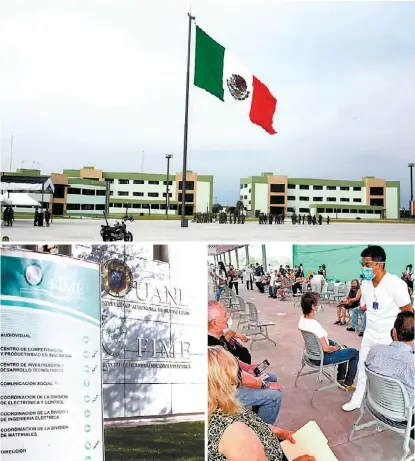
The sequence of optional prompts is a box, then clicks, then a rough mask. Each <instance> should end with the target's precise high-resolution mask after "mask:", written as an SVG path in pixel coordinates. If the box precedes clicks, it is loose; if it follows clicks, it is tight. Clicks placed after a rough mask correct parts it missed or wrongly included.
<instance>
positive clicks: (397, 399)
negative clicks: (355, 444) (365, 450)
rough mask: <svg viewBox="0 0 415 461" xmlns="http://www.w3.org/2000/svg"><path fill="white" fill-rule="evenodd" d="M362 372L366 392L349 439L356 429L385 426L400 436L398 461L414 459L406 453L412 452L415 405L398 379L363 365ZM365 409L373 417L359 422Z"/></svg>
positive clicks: (350, 438)
mask: <svg viewBox="0 0 415 461" xmlns="http://www.w3.org/2000/svg"><path fill="white" fill-rule="evenodd" d="M365 371H366V377H367V380H366V390H365V395H364V397H363V400H362V404H361V406H360V415H359V417H358V418H357V421H356V422H355V423H354V424H353V426H352V431H351V433H350V436H349V441H351V440H352V437H353V434H354V432H355V431H359V430H360V429H364V428H366V427H370V426H374V425H379V424H381V425H382V426H384V427H385V428H386V429H390V430H391V431H394V432H397V433H398V434H401V435H402V436H403V438H404V442H403V451H404V453H403V455H402V457H401V459H400V461H410V460H413V459H414V457H413V455H412V456H409V457H408V455H409V454H410V453H411V450H410V448H409V443H410V440H411V437H410V435H411V430H412V429H413V428H414V424H413V418H414V413H415V407H414V406H411V403H410V399H409V394H408V391H407V389H406V388H405V386H404V385H403V384H402V383H401V382H399V381H398V380H397V379H394V378H390V377H388V376H382V375H380V374H378V373H375V372H373V371H370V370H369V369H368V368H367V367H366V366H365ZM366 410H367V411H368V412H369V414H370V415H371V416H372V417H373V420H371V421H369V422H367V423H363V424H360V425H359V421H360V420H361V419H362V418H363V416H364V415H365V412H366Z"/></svg>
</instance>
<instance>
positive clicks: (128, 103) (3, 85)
mask: <svg viewBox="0 0 415 461" xmlns="http://www.w3.org/2000/svg"><path fill="white" fill-rule="evenodd" d="M189 1H190V0H188V1H182V0H174V1H172V0H153V1H151V2H149V1H142V0H132V1H130V0H122V1H119V2H114V1H108V0H100V1H95V0H82V1H80V0H70V1H57V0H49V1H45V0H36V2H34V1H32V0H26V1H21V0H3V1H2V2H1V3H0V122H1V123H0V130H1V132H2V141H1V147H2V154H3V155H2V169H3V170H8V169H9V156H10V137H11V134H12V133H13V134H14V149H13V169H14V168H20V167H21V166H22V165H23V166H24V167H26V168H29V167H32V166H37V167H38V168H41V169H42V171H43V172H45V173H48V172H51V171H58V172H59V171H61V170H62V169H63V168H80V167H82V166H83V165H86V164H88V165H95V166H96V167H97V168H102V169H104V170H107V171H135V172H139V171H141V168H142V152H143V151H144V152H145V154H144V170H145V171H147V172H164V171H165V158H164V156H165V154H166V153H172V154H173V161H172V168H173V171H180V170H181V168H182V150H183V119H184V93H185V72H186V50H187V11H188V8H189ZM192 13H193V14H194V15H195V16H196V20H197V23H198V25H199V26H200V27H202V28H203V29H205V30H206V31H207V32H208V33H209V34H210V35H211V36H212V37H214V38H215V39H216V40H217V41H218V42H220V43H221V44H222V45H224V46H225V47H226V48H227V49H228V50H230V51H231V52H232V54H233V55H235V56H236V57H237V58H238V59H239V61H241V62H243V64H244V65H245V66H246V67H247V68H249V69H250V70H251V71H252V72H253V73H254V74H255V75H257V76H258V77H259V78H260V79H261V80H262V81H263V82H265V83H266V84H267V85H268V86H269V87H270V89H271V90H272V92H273V93H274V94H275V96H276V97H277V98H278V105H277V115H276V119H275V120H276V128H277V131H278V134H277V135H274V136H270V135H268V134H267V133H265V132H264V131H263V130H262V129H261V128H259V127H257V126H255V125H252V124H250V122H249V121H248V120H246V119H245V117H244V115H242V114H241V113H239V112H234V111H233V110H232V108H228V107H225V106H224V105H223V104H222V103H221V102H219V101H218V100H217V99H215V98H213V97H212V96H210V95H209V94H208V93H206V92H204V91H203V90H200V89H199V88H195V87H192V88H191V103H190V131H189V169H192V170H193V171H196V172H199V173H202V174H214V175H215V196H216V197H217V198H218V200H219V201H221V202H223V203H226V202H228V203H235V200H236V199H237V197H238V195H239V178H240V177H243V176H248V175H253V174H259V173H260V172H261V171H273V172H274V173H278V174H286V175H289V176H294V177H317V178H334V179H360V178H361V177H362V176H378V177H386V178H387V179H390V180H400V181H402V200H403V202H402V204H403V205H406V204H407V201H408V199H409V171H408V167H407V164H408V162H411V161H415V140H414V134H413V133H414V130H413V125H414V123H413V120H414V109H415V36H414V33H413V31H414V30H415V3H407V2H402V3H399V2H379V3H378V2H368V3H360V2H359V3H357V2H344V3H343V2H333V3H327V2H320V3H314V2H303V3H293V2H285V3H282V2H276V1H274V0H262V1H261V0H256V1H254V0H250V1H248V0H238V1H237V0H221V1H219V0H216V1H208V0H193V1H192ZM23 162H24V163H23Z"/></svg>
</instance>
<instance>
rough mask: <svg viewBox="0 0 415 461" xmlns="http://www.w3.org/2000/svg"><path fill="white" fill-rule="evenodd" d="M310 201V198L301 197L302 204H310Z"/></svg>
mask: <svg viewBox="0 0 415 461" xmlns="http://www.w3.org/2000/svg"><path fill="white" fill-rule="evenodd" d="M309 200H310V198H309V197H300V202H308V201H309Z"/></svg>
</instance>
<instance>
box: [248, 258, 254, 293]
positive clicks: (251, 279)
mask: <svg viewBox="0 0 415 461" xmlns="http://www.w3.org/2000/svg"><path fill="white" fill-rule="evenodd" d="M254 277H255V275H254V268H253V266H252V264H250V265H249V266H248V267H247V268H246V289H247V290H249V289H251V290H253V289H254V287H253V286H252V284H253V283H254ZM249 287H251V288H249Z"/></svg>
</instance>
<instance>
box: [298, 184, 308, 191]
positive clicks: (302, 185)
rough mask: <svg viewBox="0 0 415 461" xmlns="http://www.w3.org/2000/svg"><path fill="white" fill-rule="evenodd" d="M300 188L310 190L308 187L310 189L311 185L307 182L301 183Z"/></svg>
mask: <svg viewBox="0 0 415 461" xmlns="http://www.w3.org/2000/svg"><path fill="white" fill-rule="evenodd" d="M300 189H302V190H308V189H310V186H308V185H307V184H300Z"/></svg>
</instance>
